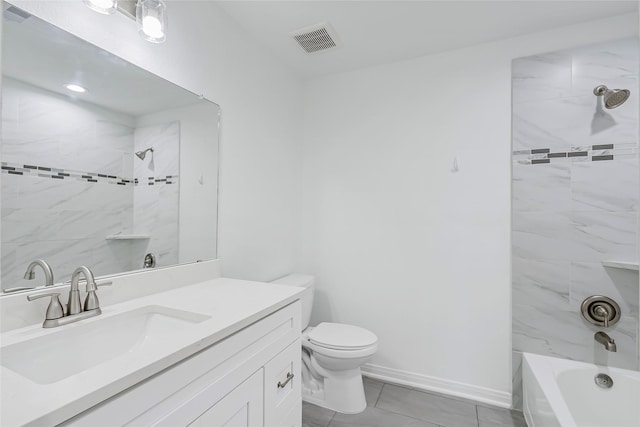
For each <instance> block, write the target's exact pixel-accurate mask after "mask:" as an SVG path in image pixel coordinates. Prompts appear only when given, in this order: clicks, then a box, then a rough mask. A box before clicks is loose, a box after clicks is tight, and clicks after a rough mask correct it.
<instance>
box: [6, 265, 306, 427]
mask: <svg viewBox="0 0 640 427" xmlns="http://www.w3.org/2000/svg"><path fill="white" fill-rule="evenodd" d="M176 278H178V280H180V279H179V278H182V283H177V282H176ZM112 281H113V284H112V286H110V287H109V288H100V291H99V292H100V293H101V295H100V297H101V299H102V301H103V304H102V314H101V315H100V316H96V317H93V318H90V319H86V320H82V321H80V322H76V323H73V324H70V325H65V326H61V327H58V328H49V329H45V328H42V325H41V324H40V323H38V324H35V325H30V326H26V327H19V328H17V329H12V330H8V331H5V332H3V333H2V337H1V347H0V355H1V370H0V384H1V387H2V406H1V409H2V413H1V419H0V424H1V425H2V426H22V425H27V426H53V425H63V426H93V427H95V426H115V425H118V426H120V425H132V426H133V425H135V426H143V425H144V426H151V425H153V426H171V427H173V426H187V425H193V426H225V425H233V426H278V427H281V426H300V425H301V408H302V406H301V405H302V401H301V394H300V360H301V355H300V348H301V347H300V301H299V295H300V290H299V288H294V287H289V286H279V285H274V284H268V283H261V282H250V281H244V280H235V279H227V278H223V277H220V274H219V266H218V261H206V262H203V263H197V264H192V265H182V266H175V267H169V268H166V269H162V270H158V271H151V272H138V273H132V274H127V275H123V276H119V277H114V278H112ZM56 288H57V291H60V290H61V289H60V288H58V287H56ZM40 292H42V291H40ZM62 292H63V294H64V289H62ZM63 296H64V295H63ZM20 300H22V306H23V309H24V310H25V311H28V313H27V314H26V317H28V318H30V319H33V317H34V316H35V315H36V313H39V315H40V316H44V309H43V307H42V306H39V307H37V308H36V307H35V306H34V305H31V303H28V302H27V300H26V297H25V295H24V294H21V295H13V296H11V297H10V298H7V297H4V298H3V299H2V300H1V301H0V304H2V307H0V308H2V309H5V308H6V309H7V311H6V313H16V312H18V310H17V309H16V307H17V306H19V304H20V303H21V301H20ZM3 313H5V310H3ZM23 319H24V316H23ZM23 321H24V320H23ZM3 322H9V324H12V322H13V324H16V325H18V323H16V322H19V320H16V319H11V318H8V317H4V314H3Z"/></svg>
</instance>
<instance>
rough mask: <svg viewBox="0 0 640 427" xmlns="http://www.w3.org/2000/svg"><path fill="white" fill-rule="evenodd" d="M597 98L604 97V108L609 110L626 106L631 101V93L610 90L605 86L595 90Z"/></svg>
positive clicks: (622, 90)
mask: <svg viewBox="0 0 640 427" xmlns="http://www.w3.org/2000/svg"><path fill="white" fill-rule="evenodd" d="M593 94H594V95H595V96H602V97H603V98H604V106H605V107H606V108H608V109H612V108H616V107H619V106H621V105H622V104H624V102H625V101H626V100H627V99H629V95H631V92H629V91H628V90H627V89H609V88H608V87H606V86H605V85H600V86H596V87H595V89H593Z"/></svg>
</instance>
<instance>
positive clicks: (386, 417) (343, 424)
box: [329, 406, 476, 427]
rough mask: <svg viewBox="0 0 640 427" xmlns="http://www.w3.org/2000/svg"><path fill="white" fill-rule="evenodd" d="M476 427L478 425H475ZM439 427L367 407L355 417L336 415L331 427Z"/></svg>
mask: <svg viewBox="0 0 640 427" xmlns="http://www.w3.org/2000/svg"><path fill="white" fill-rule="evenodd" d="M474 425H476V424H474ZM389 426H393V427H438V426H437V425H436V424H432V423H429V422H425V421H421V420H417V419H415V418H411V417H408V416H405V415H401V414H396V413H393V412H389V411H384V410H382V409H379V408H374V407H373V406H367V408H366V409H365V410H364V412H362V413H360V414H355V415H347V414H340V413H336V415H335V416H334V417H333V420H332V421H331V423H330V424H329V427H389Z"/></svg>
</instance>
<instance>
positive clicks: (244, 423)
mask: <svg viewBox="0 0 640 427" xmlns="http://www.w3.org/2000/svg"><path fill="white" fill-rule="evenodd" d="M262 376H263V372H262V369H260V370H259V371H258V372H256V373H255V374H253V375H251V376H250V377H249V378H248V379H247V380H245V381H244V382H243V383H242V384H240V385H239V386H238V387H236V388H235V389H233V390H232V391H231V393H229V394H227V395H226V396H225V397H223V398H222V400H220V401H218V403H216V404H215V405H213V406H212V407H211V408H209V409H208V410H207V411H206V412H205V413H204V414H202V415H201V416H200V417H199V418H197V419H196V420H195V421H194V422H193V423H191V424H189V425H190V426H193V427H262V426H263V424H264V422H263V421H264V420H263V415H262V414H263V392H262V387H263V382H262Z"/></svg>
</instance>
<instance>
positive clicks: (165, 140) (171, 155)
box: [134, 122, 180, 178]
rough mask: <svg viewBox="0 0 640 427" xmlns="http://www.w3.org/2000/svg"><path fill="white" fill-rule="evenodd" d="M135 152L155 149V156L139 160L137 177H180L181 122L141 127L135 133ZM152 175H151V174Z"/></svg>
mask: <svg viewBox="0 0 640 427" xmlns="http://www.w3.org/2000/svg"><path fill="white" fill-rule="evenodd" d="M134 144H135V151H140V150H145V149H147V148H149V147H153V156H147V157H146V158H145V159H144V160H139V159H138V160H137V161H136V162H135V164H134V166H135V176H136V177H138V178H140V177H146V176H166V175H178V174H179V173H180V167H179V158H180V156H179V153H180V122H170V123H166V124H162V125H155V126H147V127H139V128H137V129H136V130H135V133H134ZM150 173H151V174H150Z"/></svg>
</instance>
